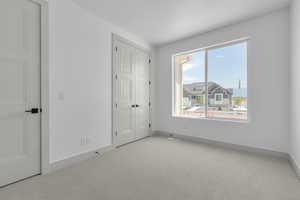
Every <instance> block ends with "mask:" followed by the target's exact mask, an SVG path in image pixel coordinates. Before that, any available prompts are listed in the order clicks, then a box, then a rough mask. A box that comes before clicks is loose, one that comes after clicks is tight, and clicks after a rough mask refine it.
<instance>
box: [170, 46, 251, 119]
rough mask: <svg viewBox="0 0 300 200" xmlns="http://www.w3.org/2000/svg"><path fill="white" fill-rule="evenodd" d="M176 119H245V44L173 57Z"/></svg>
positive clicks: (246, 109) (246, 107)
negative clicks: (182, 117)
mask: <svg viewBox="0 0 300 200" xmlns="http://www.w3.org/2000/svg"><path fill="white" fill-rule="evenodd" d="M174 72H175V73H174V76H175V77H174V84H175V85H174V86H175V87H174V88H175V91H174V94H175V96H174V98H175V101H174V102H175V105H174V112H175V115H177V116H186V117H199V118H220V119H237V120H247V111H248V106H247V100H248V99H247V42H246V41H244V42H240V43H235V44H230V45H227V46H221V47H214V48H207V49H203V50H199V51H194V52H192V53H187V54H180V55H176V56H174Z"/></svg>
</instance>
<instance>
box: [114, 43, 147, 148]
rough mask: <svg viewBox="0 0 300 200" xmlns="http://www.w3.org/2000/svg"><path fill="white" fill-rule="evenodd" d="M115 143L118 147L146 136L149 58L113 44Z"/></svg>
mask: <svg viewBox="0 0 300 200" xmlns="http://www.w3.org/2000/svg"><path fill="white" fill-rule="evenodd" d="M113 55H114V59H113V62H114V63H113V66H114V101H113V102H114V117H113V119H114V142H115V144H116V145H117V146H119V145H122V144H126V143H129V142H132V141H134V140H137V139H140V138H143V137H146V136H148V135H149V56H148V55H147V53H145V52H143V51H141V50H139V49H137V48H135V47H133V46H131V45H129V44H127V43H125V42H122V41H119V40H117V39H115V40H114V53H113Z"/></svg>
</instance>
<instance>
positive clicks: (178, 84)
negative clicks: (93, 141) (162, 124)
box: [175, 51, 206, 117]
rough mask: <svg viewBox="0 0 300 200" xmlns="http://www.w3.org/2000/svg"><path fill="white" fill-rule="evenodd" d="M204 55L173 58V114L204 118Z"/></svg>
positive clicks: (201, 52) (197, 53)
mask: <svg viewBox="0 0 300 200" xmlns="http://www.w3.org/2000/svg"><path fill="white" fill-rule="evenodd" d="M204 62H205V53H204V52H203V51H198V52H194V53H191V54H186V55H180V56H176V57H175V112H176V114H177V115H181V116H191V117H205V99H206V98H205V93H206V92H205V64H204Z"/></svg>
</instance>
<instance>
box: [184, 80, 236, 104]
mask: <svg viewBox="0 0 300 200" xmlns="http://www.w3.org/2000/svg"><path fill="white" fill-rule="evenodd" d="M207 87H208V106H209V107H215V108H219V109H220V108H230V106H231V105H232V95H233V90H232V89H225V88H223V87H221V86H220V85H218V84H217V83H215V82H208V83H207ZM183 99H184V101H183V102H184V106H185V107H189V106H201V105H205V83H204V82H198V83H191V84H184V85H183Z"/></svg>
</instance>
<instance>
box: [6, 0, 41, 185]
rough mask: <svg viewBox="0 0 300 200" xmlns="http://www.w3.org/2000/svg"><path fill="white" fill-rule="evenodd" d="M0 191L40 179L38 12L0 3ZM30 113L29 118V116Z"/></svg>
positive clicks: (31, 6)
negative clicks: (15, 183) (1, 187)
mask: <svg viewBox="0 0 300 200" xmlns="http://www.w3.org/2000/svg"><path fill="white" fill-rule="evenodd" d="M0 27H1V29H0V186H3V185H6V184H9V183H12V182H15V181H18V180H21V179H24V178H27V177H30V176H33V175H36V174H39V173H40V114H39V109H33V110H31V108H39V107H40V30H41V29H40V6H39V5H38V4H36V3H33V2H32V1H30V0H1V1H0ZM26 110H27V112H25V111H26Z"/></svg>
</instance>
